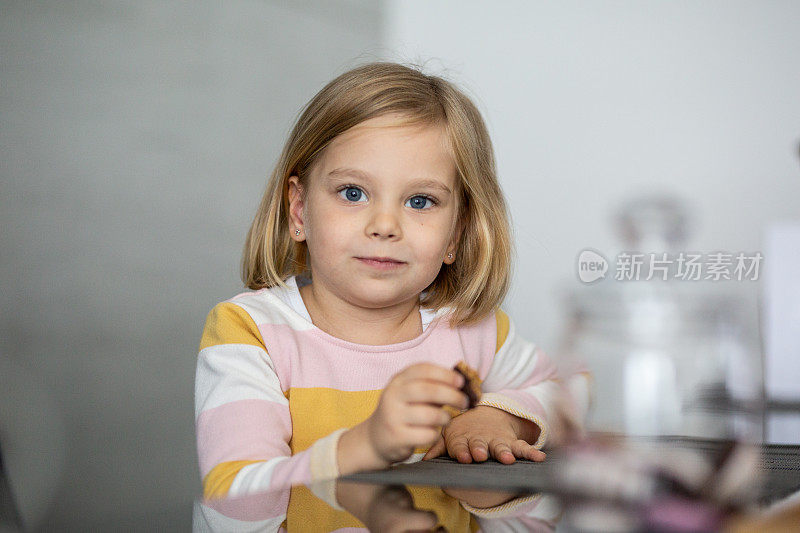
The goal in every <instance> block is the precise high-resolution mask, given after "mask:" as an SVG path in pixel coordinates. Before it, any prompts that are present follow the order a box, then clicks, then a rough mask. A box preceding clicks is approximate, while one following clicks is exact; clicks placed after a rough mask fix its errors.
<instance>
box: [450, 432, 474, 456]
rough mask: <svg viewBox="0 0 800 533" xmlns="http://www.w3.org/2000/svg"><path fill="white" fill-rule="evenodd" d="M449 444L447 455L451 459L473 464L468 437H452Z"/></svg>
mask: <svg viewBox="0 0 800 533" xmlns="http://www.w3.org/2000/svg"><path fill="white" fill-rule="evenodd" d="M446 444H447V453H448V454H449V455H450V457H453V458H454V459H456V460H457V461H458V462H459V463H471V462H472V453H470V451H469V444H468V443H467V437H466V436H465V435H460V436H458V437H451V438H450V440H449V441H447V442H446Z"/></svg>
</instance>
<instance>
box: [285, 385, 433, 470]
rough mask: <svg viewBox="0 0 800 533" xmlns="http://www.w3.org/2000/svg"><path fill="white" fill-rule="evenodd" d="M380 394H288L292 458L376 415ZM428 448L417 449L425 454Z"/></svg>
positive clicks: (303, 390) (317, 390)
mask: <svg viewBox="0 0 800 533" xmlns="http://www.w3.org/2000/svg"><path fill="white" fill-rule="evenodd" d="M381 392H382V391H380V390H368V391H340V390H336V389H329V388H323V387H310V388H291V389H289V391H288V396H289V413H290V414H291V417H292V440H291V442H290V443H289V447H290V448H291V450H292V455H294V454H296V453H298V452H302V451H303V450H306V449H308V448H309V447H310V446H311V445H312V444H314V443H315V442H316V441H317V440H319V439H321V438H322V437H325V436H326V435H330V434H331V433H333V432H334V431H336V430H337V429H340V428H351V427H353V426H355V425H357V424H360V423H361V422H363V421H364V420H366V419H367V418H369V416H370V415H371V414H372V413H373V412H374V411H375V408H376V407H377V406H378V400H379V399H380V396H381ZM426 451H428V448H427V447H426V448H417V449H416V450H414V453H424V452H426Z"/></svg>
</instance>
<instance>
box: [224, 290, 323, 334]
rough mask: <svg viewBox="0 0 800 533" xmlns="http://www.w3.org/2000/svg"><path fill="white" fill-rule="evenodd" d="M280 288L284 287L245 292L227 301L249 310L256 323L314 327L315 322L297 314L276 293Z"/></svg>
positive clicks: (302, 329)
mask: <svg viewBox="0 0 800 533" xmlns="http://www.w3.org/2000/svg"><path fill="white" fill-rule="evenodd" d="M278 290H284V289H282V288H275V287H271V288H269V289H262V290H260V291H256V292H244V293H242V294H239V295H237V296H234V297H233V298H231V299H230V300H227V301H228V302H230V303H233V304H236V305H238V306H239V307H241V308H242V309H244V310H245V311H247V314H248V315H250V317H251V318H252V319H253V322H255V323H256V325H260V324H273V325H281V324H286V325H288V326H289V327H291V328H292V329H294V330H296V331H304V330H308V329H313V328H314V324H312V323H311V322H309V321H308V320H306V319H305V318H304V317H302V316H300V315H299V314H297V312H296V311H294V309H292V308H291V306H289V305H287V304H286V303H285V302H284V301H282V300H281V299H280V298H279V297H277V296H276V295H275V294H274V292H275V291H278Z"/></svg>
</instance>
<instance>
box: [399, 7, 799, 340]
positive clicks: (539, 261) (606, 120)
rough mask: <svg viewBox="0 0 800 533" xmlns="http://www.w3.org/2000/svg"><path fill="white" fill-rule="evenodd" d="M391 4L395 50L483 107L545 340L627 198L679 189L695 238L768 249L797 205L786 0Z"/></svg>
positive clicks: (610, 246) (515, 306) (795, 111)
mask: <svg viewBox="0 0 800 533" xmlns="http://www.w3.org/2000/svg"><path fill="white" fill-rule="evenodd" d="M386 20H387V29H386V34H385V36H384V43H385V45H386V47H387V48H389V49H391V50H392V51H393V53H392V54H391V58H392V59H400V60H410V61H426V60H427V61H428V62H427V66H428V67H429V70H430V71H432V72H443V73H444V74H445V75H449V77H451V78H452V79H454V80H455V81H457V82H460V83H461V84H462V85H463V86H466V88H467V89H468V90H469V91H470V92H471V93H472V94H473V95H474V96H475V98H476V100H477V103H478V105H479V107H480V108H481V110H482V111H483V113H484V117H485V119H486V121H487V122H488V126H489V129H490V133H491V135H492V139H493V141H494V144H495V150H496V155H497V159H498V165H499V171H500V177H501V180H502V185H503V187H504V189H505V192H506V196H507V197H508V199H509V201H510V205H511V210H512V216H513V218H514V222H515V229H516V232H517V246H518V263H517V275H516V278H515V282H514V285H513V289H512V293H511V295H510V296H509V297H508V298H507V300H506V307H507V308H508V309H509V311H510V314H511V315H512V317H513V318H515V319H516V321H517V322H518V325H519V327H520V328H521V331H522V332H523V333H524V334H525V335H526V336H528V338H531V339H532V340H535V341H537V342H539V343H540V344H542V345H543V346H544V348H545V349H546V350H554V349H555V347H556V345H557V339H558V337H559V336H560V327H561V319H562V313H563V309H562V308H561V307H560V306H559V305H558V299H557V297H556V292H555V290H554V289H555V287H557V286H559V284H562V286H565V287H566V288H568V289H572V288H576V286H577V285H578V284H579V281H578V280H577V277H576V275H575V274H576V272H575V258H576V255H577V254H578V252H579V251H580V250H582V249H583V248H585V247H593V248H596V249H598V250H600V251H604V252H612V253H611V254H610V255H611V256H613V255H615V254H616V251H617V250H618V249H619V247H618V243H617V240H616V236H615V234H614V233H613V230H612V226H611V219H610V217H611V215H612V214H613V213H614V212H615V209H616V207H617V206H618V204H619V203H620V202H621V201H623V200H626V199H628V198H629V197H631V196H633V195H636V194H639V193H646V192H660V191H665V192H673V193H676V194H678V195H681V196H683V197H685V198H687V199H688V200H690V201H691V202H692V203H693V205H694V209H693V214H694V215H695V217H696V222H697V224H698V226H697V228H696V232H695V234H694V238H693V239H692V240H691V242H690V249H693V250H699V251H705V252H712V251H717V250H724V251H731V252H739V251H744V252H752V251H755V250H762V246H763V243H762V234H763V231H764V229H765V227H766V226H767V225H768V224H769V223H771V222H774V221H777V220H786V219H798V218H800V157H798V155H799V147H800V98H798V95H800V68H798V67H799V66H800V52H799V51H800V31H798V28H800V4H799V3H797V2H793V1H780V2H779V1H769V2H744V1H727V0H726V1H713V2H712V1H703V2H665V1H659V2H655V1H647V2H642V1H627V2H621V1H614V2H611V1H604V2H575V1H567V2H545V1H535V2H533V1H514V2H510V1H506V2H492V3H491V4H490V3H487V2H478V1H474V0H466V1H464V0H444V1H439V2H426V1H424V0H410V1H409V0H390V1H389V2H388V9H387V19H386ZM442 66H443V67H445V68H446V69H450V70H449V72H448V71H447V70H444V71H443V70H442ZM607 257H608V255H607ZM764 261H765V262H768V261H769V258H768V257H767V258H765V259H764ZM739 285H740V286H739V287H735V288H734V287H730V288H731V289H732V290H742V291H744V292H745V294H746V295H747V296H749V297H750V298H751V301H752V300H753V297H754V296H755V295H756V293H757V291H758V283H752V282H751V283H749V284H742V283H739ZM531 302H534V305H531ZM753 306H754V304H753ZM754 316H755V310H754V309H751V317H754Z"/></svg>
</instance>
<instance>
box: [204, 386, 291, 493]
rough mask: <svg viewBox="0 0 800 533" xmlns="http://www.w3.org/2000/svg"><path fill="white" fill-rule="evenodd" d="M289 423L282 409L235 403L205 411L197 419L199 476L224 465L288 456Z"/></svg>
mask: <svg viewBox="0 0 800 533" xmlns="http://www.w3.org/2000/svg"><path fill="white" fill-rule="evenodd" d="M291 436H292V422H291V416H290V414H289V409H288V407H286V406H285V405H281V404H279V403H276V402H271V401H268V400H238V401H235V402H230V403H226V404H224V405H220V406H219V407H215V408H213V409H208V410H207V411H203V412H202V413H200V416H199V417H198V418H197V455H198V457H199V462H200V474H201V476H202V477H205V476H206V474H208V472H209V471H211V469H212V468H214V467H215V466H216V465H218V464H219V463H223V462H227V461H243V460H251V459H269V458H272V457H277V456H281V455H283V456H289V455H291V451H290V449H289V444H288V442H289V439H290V438H291Z"/></svg>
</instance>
